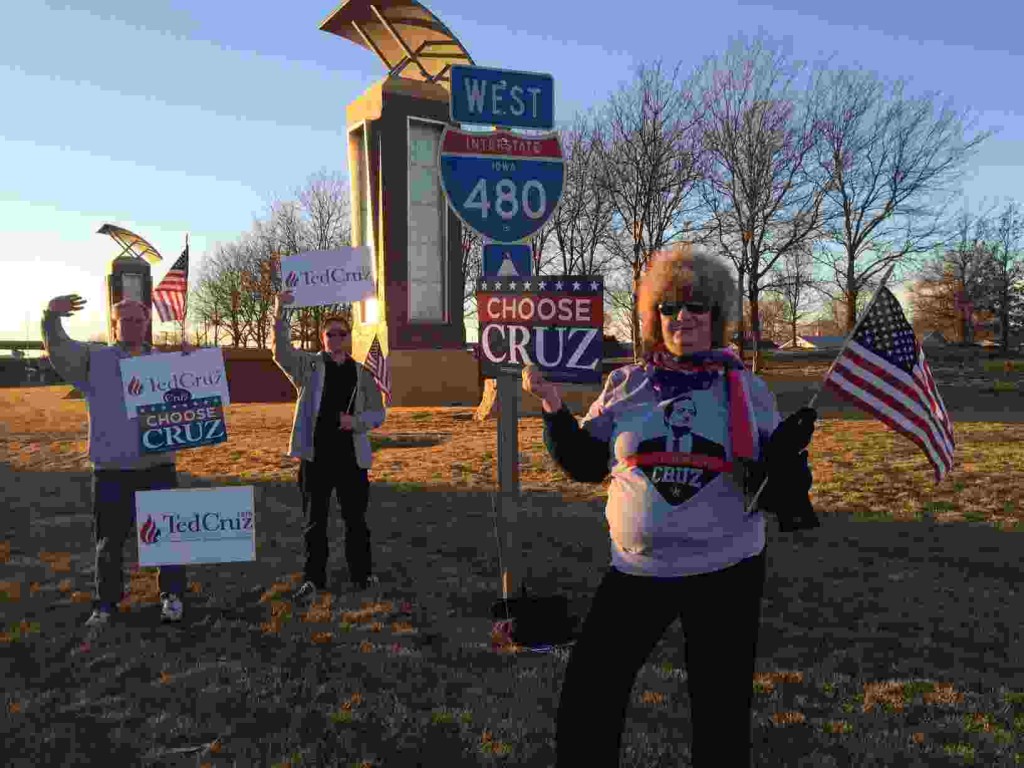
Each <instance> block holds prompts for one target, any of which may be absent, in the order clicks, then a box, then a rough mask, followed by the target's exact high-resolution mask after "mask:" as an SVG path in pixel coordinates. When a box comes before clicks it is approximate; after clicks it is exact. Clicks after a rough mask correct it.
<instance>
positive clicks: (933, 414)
mask: <svg viewBox="0 0 1024 768" xmlns="http://www.w3.org/2000/svg"><path fill="white" fill-rule="evenodd" d="M920 362H921V361H919V364H918V365H916V366H915V367H914V376H915V378H914V379H909V377H907V375H906V374H905V373H904V372H903V371H893V372H891V373H889V372H888V371H887V369H886V368H885V367H884V366H885V361H884V360H881V359H879V358H878V357H877V356H876V355H874V354H873V353H871V352H870V351H869V350H866V349H864V348H863V347H861V346H860V345H859V344H857V343H856V342H853V343H851V344H850V348H849V349H848V350H847V354H846V355H845V356H844V358H843V359H840V360H839V362H838V363H837V364H836V365H837V366H839V367H841V368H842V369H843V375H844V376H845V377H846V378H849V379H852V380H853V381H854V382H855V383H856V385H857V386H859V387H861V388H863V389H867V390H870V391H872V392H873V393H874V394H875V395H876V397H879V398H880V399H882V400H883V401H884V402H886V403H887V404H888V405H889V406H890V407H891V408H900V409H902V410H903V411H905V412H906V413H907V415H908V417H910V418H911V420H915V419H916V420H915V421H914V423H915V424H917V425H918V426H919V427H921V428H922V429H928V430H931V431H933V432H934V433H935V434H936V435H937V436H939V437H940V438H941V442H942V443H943V446H944V447H945V448H946V453H947V454H948V455H949V456H952V455H953V448H954V442H953V431H952V429H951V428H950V427H949V424H948V420H947V419H946V418H945V411H944V410H943V409H941V408H940V407H939V405H938V403H937V402H936V401H935V397H934V395H933V394H932V393H931V392H930V391H929V389H928V388H929V381H928V379H925V380H924V381H922V380H921V379H920V378H917V377H918V376H921V372H922V370H923V369H922V368H921V365H920ZM858 374H860V375H858ZM908 379H909V380H908ZM929 379H930V377H929ZM932 386H934V384H932ZM926 421H927V423H925V422H926Z"/></svg>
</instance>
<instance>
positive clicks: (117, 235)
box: [96, 224, 163, 264]
mask: <svg viewBox="0 0 1024 768" xmlns="http://www.w3.org/2000/svg"><path fill="white" fill-rule="evenodd" d="M96 234H98V235H110V236H111V237H112V238H114V242H116V243H117V244H118V245H120V246H121V248H122V249H123V250H122V251H121V253H119V254H117V256H116V257H115V258H121V256H123V255H124V254H125V253H130V254H131V255H132V256H134V257H135V258H137V259H145V260H146V261H148V262H149V263H150V264H156V263H157V262H158V261H163V256H161V255H160V252H159V251H157V249H156V248H154V247H153V246H152V245H150V244H149V243H147V242H146V240H145V239H144V238H142V237H139V236H138V235H136V234H135V233H134V232H132V231H131V230H129V229H125V228H124V227H118V226H115V225H114V224H104V225H103V226H102V227H100V228H99V229H98V230H96Z"/></svg>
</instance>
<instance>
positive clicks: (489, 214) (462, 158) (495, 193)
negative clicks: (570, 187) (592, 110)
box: [438, 126, 565, 243]
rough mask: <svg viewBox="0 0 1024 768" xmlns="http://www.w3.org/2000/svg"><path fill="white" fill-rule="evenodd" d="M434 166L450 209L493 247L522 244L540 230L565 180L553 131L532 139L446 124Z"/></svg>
mask: <svg viewBox="0 0 1024 768" xmlns="http://www.w3.org/2000/svg"><path fill="white" fill-rule="evenodd" d="M438 166H439V170H440V173H441V186H442V188H443V189H444V193H445V196H446V197H447V198H448V203H449V204H450V205H451V207H452V210H453V211H455V213H456V215H457V216H458V217H459V218H460V219H461V220H462V222H463V223H464V224H466V225H467V226H469V227H470V228H471V229H473V230H475V231H477V232H479V233H480V234H481V235H483V236H484V237H486V238H488V239H490V240H492V241H493V242H496V243H516V242H519V241H521V240H525V239H527V238H529V237H530V236H532V235H533V234H535V233H536V232H537V230H539V229H540V228H541V227H542V226H544V222H545V221H547V220H548V218H550V216H551V214H552V213H553V212H554V210H555V206H557V205H558V201H559V199H560V198H561V197H562V186H563V182H564V181H565V167H564V164H563V159H562V147H561V145H560V144H559V142H558V134H557V133H550V134H546V135H544V136H538V137H534V136H520V135H517V134H514V133H511V132H509V131H493V132H491V133H473V132H470V131H462V130H459V129H458V128H452V127H451V126H448V127H446V128H445V129H444V133H443V134H442V135H441V147H440V151H439V152H438Z"/></svg>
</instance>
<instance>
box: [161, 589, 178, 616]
mask: <svg viewBox="0 0 1024 768" xmlns="http://www.w3.org/2000/svg"><path fill="white" fill-rule="evenodd" d="M160 602H161V604H162V605H161V608H160V621H172V622H177V621H181V614H182V610H183V608H182V605H181V598H180V597H178V596H177V595H175V594H168V593H167V592H164V593H162V594H161V595H160Z"/></svg>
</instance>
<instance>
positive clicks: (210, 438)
mask: <svg viewBox="0 0 1024 768" xmlns="http://www.w3.org/2000/svg"><path fill="white" fill-rule="evenodd" d="M182 394H184V395H188V393H187V392H185V390H183V389H177V390H174V389H172V390H171V391H170V392H167V393H166V394H165V395H164V399H165V401H166V402H164V403H160V404H157V405H140V406H139V410H138V421H139V450H140V452H141V453H164V452H166V451H177V450H180V449H182V448H198V447H200V446H203V445H216V444H217V443H223V442H224V441H225V440H227V439H228V433H227V428H226V427H225V423H224V409H223V408H222V407H221V404H220V398H219V397H204V398H200V399H199V400H192V399H191V398H188V399H185V400H180V399H179V398H180V395H182Z"/></svg>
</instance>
